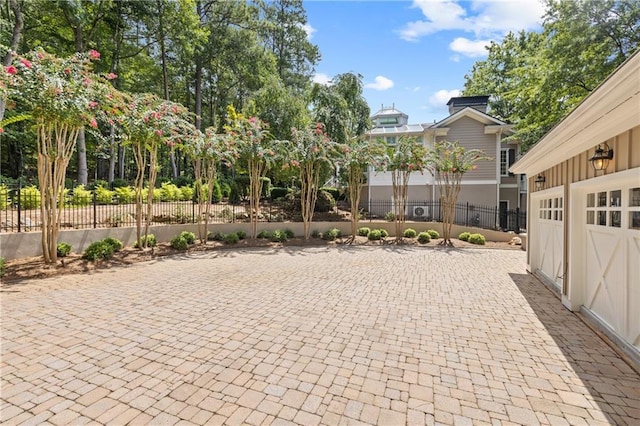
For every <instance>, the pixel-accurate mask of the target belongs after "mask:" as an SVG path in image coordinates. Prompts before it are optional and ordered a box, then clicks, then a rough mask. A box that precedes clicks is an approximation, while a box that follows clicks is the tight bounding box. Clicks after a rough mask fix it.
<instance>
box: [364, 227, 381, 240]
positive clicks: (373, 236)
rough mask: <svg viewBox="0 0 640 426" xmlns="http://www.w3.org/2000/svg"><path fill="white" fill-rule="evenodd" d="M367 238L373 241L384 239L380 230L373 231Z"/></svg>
mask: <svg viewBox="0 0 640 426" xmlns="http://www.w3.org/2000/svg"><path fill="white" fill-rule="evenodd" d="M367 238H368V239H369V240H371V241H377V240H380V239H382V233H381V232H380V229H372V230H371V232H369V234H368V235H367Z"/></svg>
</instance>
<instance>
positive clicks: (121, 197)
mask: <svg viewBox="0 0 640 426" xmlns="http://www.w3.org/2000/svg"><path fill="white" fill-rule="evenodd" d="M154 194H155V193H154ZM154 199H155V202H154V203H153V206H152V211H151V223H152V224H154V225H158V224H180V223H196V222H197V221H198V219H199V209H198V205H197V204H196V203H194V202H193V201H191V200H180V199H172V200H163V199H162V196H161V195H160V194H158V195H157V196H156V195H154ZM361 207H362V218H363V220H369V221H373V220H389V221H392V220H394V216H393V210H394V209H393V203H392V202H391V201H387V200H383V201H373V200H372V201H369V202H367V203H365V204H364V205H362V206H361ZM346 209H348V207H345V208H344V209H343V210H346ZM293 210H294V211H292V209H291V206H287V205H283V204H282V203H279V202H278V201H270V200H264V202H261V205H260V210H259V212H258V220H260V221H263V222H282V221H299V220H300V217H299V213H296V212H295V209H293ZM135 211H136V206H135V204H134V203H133V199H132V194H131V193H130V192H127V191H121V192H116V191H107V192H105V191H104V190H93V191H88V190H82V191H68V192H67V193H66V194H65V201H64V208H63V209H62V215H61V221H60V222H61V223H60V224H61V228H62V229H86V228H111V227H121V226H122V227H126V226H135V223H136V218H135ZM143 211H144V214H145V215H146V208H144V209H143ZM40 215H41V211H40V193H39V191H38V190H37V188H35V187H19V186H18V187H7V186H2V185H0V232H25V231H37V230H40V228H41V220H40ZM405 216H406V219H407V220H409V221H436V222H441V221H442V209H441V206H440V201H429V200H425V201H416V200H411V201H409V202H408V203H407V207H406V210H405ZM144 219H146V216H145V217H143V220H144ZM316 219H317V220H349V219H348V215H347V214H346V212H345V211H340V210H339V208H338V209H335V210H334V211H333V212H330V214H329V215H325V216H316ZM248 220H249V206H248V203H246V202H244V203H238V204H231V203H228V202H226V201H221V202H218V203H214V204H212V205H211V206H210V210H209V223H235V222H247V221H248ZM454 223H455V224H457V225H463V226H474V227H478V228H484V229H493V230H503V231H515V232H520V231H521V230H523V229H525V228H526V223H527V221H526V212H524V211H520V210H519V209H515V210H501V209H500V208H498V207H495V206H494V207H488V206H480V205H475V204H470V203H458V204H456V212H455V219H454Z"/></svg>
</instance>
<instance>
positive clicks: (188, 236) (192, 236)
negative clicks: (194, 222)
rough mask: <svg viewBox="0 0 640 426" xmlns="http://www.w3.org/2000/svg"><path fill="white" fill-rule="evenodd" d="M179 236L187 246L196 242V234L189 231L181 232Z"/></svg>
mask: <svg viewBox="0 0 640 426" xmlns="http://www.w3.org/2000/svg"><path fill="white" fill-rule="evenodd" d="M180 236H181V237H182V238H184V239H185V240H186V241H187V244H193V243H195V242H196V234H194V233H193V232H189V231H182V232H181V233H180Z"/></svg>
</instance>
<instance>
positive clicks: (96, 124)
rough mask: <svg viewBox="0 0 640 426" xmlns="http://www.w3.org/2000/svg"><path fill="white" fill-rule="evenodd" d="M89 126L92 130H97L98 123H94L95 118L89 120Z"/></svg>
mask: <svg viewBox="0 0 640 426" xmlns="http://www.w3.org/2000/svg"><path fill="white" fill-rule="evenodd" d="M89 126H91V127H93V128H94V129H97V128H98V122H97V121H96V119H95V118H92V119H91V121H90V122H89Z"/></svg>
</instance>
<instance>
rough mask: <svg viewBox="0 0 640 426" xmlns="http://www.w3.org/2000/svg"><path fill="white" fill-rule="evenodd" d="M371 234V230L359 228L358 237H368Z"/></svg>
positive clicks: (364, 227)
mask: <svg viewBox="0 0 640 426" xmlns="http://www.w3.org/2000/svg"><path fill="white" fill-rule="evenodd" d="M369 232H371V228H367V227H366V226H363V227H361V228H358V235H359V236H361V237H366V236H368V235H369Z"/></svg>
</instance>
